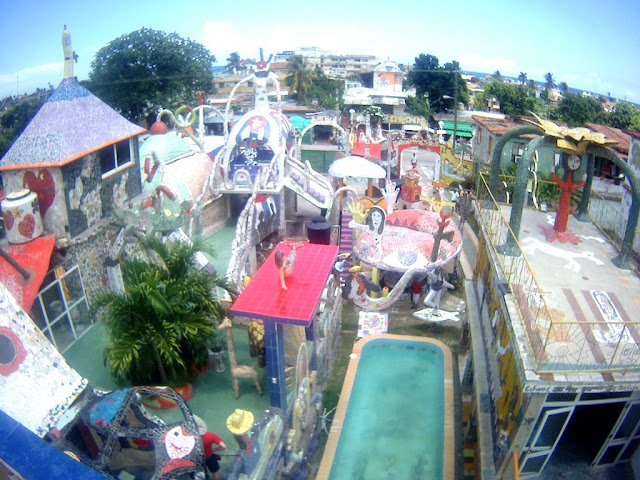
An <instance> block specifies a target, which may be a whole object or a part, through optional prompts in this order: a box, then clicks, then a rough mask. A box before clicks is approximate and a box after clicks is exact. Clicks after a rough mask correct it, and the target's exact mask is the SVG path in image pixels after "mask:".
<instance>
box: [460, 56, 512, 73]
mask: <svg viewBox="0 0 640 480" xmlns="http://www.w3.org/2000/svg"><path fill="white" fill-rule="evenodd" d="M458 62H459V63H460V68H462V69H463V70H471V71H476V72H485V73H493V72H495V71H496V70H500V73H502V74H509V73H513V72H515V71H516V70H517V66H518V62H517V61H516V60H514V59H512V58H504V57H502V56H497V57H485V56H483V55H480V54H477V53H474V54H471V55H463V56H462V57H460V59H459V60H458Z"/></svg>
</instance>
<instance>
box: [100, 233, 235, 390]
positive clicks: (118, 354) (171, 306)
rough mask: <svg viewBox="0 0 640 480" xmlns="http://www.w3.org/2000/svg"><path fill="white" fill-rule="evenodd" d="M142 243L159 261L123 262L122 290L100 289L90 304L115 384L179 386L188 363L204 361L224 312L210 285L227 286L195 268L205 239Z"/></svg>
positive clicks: (185, 376) (187, 376)
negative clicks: (105, 335) (104, 333)
mask: <svg viewBox="0 0 640 480" xmlns="http://www.w3.org/2000/svg"><path fill="white" fill-rule="evenodd" d="M141 246H142V247H143V249H144V251H145V252H146V253H147V254H148V257H149V258H152V257H155V258H156V260H153V261H152V260H149V259H141V258H130V259H125V260H123V262H122V272H123V279H124V284H125V292H124V293H121V292H115V291H107V292H103V293H101V294H99V295H98V296H97V297H96V299H95V301H94V303H93V305H92V311H93V312H94V313H96V312H100V313H101V314H102V321H103V322H104V324H105V326H106V328H107V331H108V334H109V341H108V343H107V346H106V348H105V352H104V357H105V363H107V364H108V365H109V368H110V369H111V373H112V375H113V377H114V379H115V380H116V381H117V382H118V383H120V384H127V383H130V384H133V385H140V384H143V385H144V384H158V383H159V384H162V385H170V386H178V385H182V384H184V383H185V382H186V381H188V380H189V379H190V377H191V372H190V368H191V366H192V365H195V368H196V369H197V370H200V369H201V368H202V367H204V365H206V361H207V350H206V344H207V342H209V341H212V340H213V338H214V337H215V335H216V330H215V323H214V322H215V320H220V319H222V318H224V316H225V314H226V309H225V308H224V306H223V305H222V304H221V303H220V302H218V300H217V298H216V297H215V295H214V291H215V289H216V288H217V287H221V288H223V289H225V290H227V291H232V289H231V288H230V286H229V285H228V284H227V282H226V280H224V279H220V278H219V277H217V276H216V275H212V274H209V273H206V272H205V271H203V270H199V269H197V268H196V267H195V266H194V263H193V258H194V255H195V254H196V252H198V251H207V249H206V248H205V246H204V242H203V241H202V240H194V241H192V242H177V243H169V244H164V243H163V242H162V241H161V240H159V239H157V238H155V237H149V238H146V239H144V240H142V241H141ZM207 253H210V254H212V253H213V252H207Z"/></svg>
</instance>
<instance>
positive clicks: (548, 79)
mask: <svg viewBox="0 0 640 480" xmlns="http://www.w3.org/2000/svg"><path fill="white" fill-rule="evenodd" d="M544 81H545V85H544V88H545V90H547V91H550V90H553V88H554V87H555V86H556V83H555V81H554V80H553V73H551V72H549V73H546V74H545V76H544Z"/></svg>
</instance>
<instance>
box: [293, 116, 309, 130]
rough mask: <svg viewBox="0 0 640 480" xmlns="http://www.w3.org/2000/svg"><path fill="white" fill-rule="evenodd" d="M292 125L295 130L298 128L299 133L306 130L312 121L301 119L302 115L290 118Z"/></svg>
mask: <svg viewBox="0 0 640 480" xmlns="http://www.w3.org/2000/svg"><path fill="white" fill-rule="evenodd" d="M289 121H290V122H291V125H293V127H294V128H297V129H298V130H299V131H302V130H304V129H305V128H306V127H308V126H309V125H310V124H311V120H310V119H308V118H304V117H301V116H300V115H293V116H291V117H290V118H289Z"/></svg>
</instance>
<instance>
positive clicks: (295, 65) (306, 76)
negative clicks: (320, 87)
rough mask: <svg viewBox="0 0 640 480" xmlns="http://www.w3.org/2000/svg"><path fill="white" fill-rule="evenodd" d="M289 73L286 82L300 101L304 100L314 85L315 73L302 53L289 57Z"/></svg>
mask: <svg viewBox="0 0 640 480" xmlns="http://www.w3.org/2000/svg"><path fill="white" fill-rule="evenodd" d="M287 63H288V69H289V70H288V74H287V76H286V77H285V83H286V84H287V86H288V87H290V88H291V90H292V91H294V92H295V94H294V95H293V96H294V97H295V98H296V99H297V100H298V101H303V100H304V99H305V98H306V97H305V95H306V93H307V92H308V91H309V90H310V89H311V87H313V79H314V77H315V74H314V72H313V70H312V69H311V68H309V65H308V64H307V59H306V58H305V57H303V56H302V55H292V56H290V57H289V58H288V59H287Z"/></svg>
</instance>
